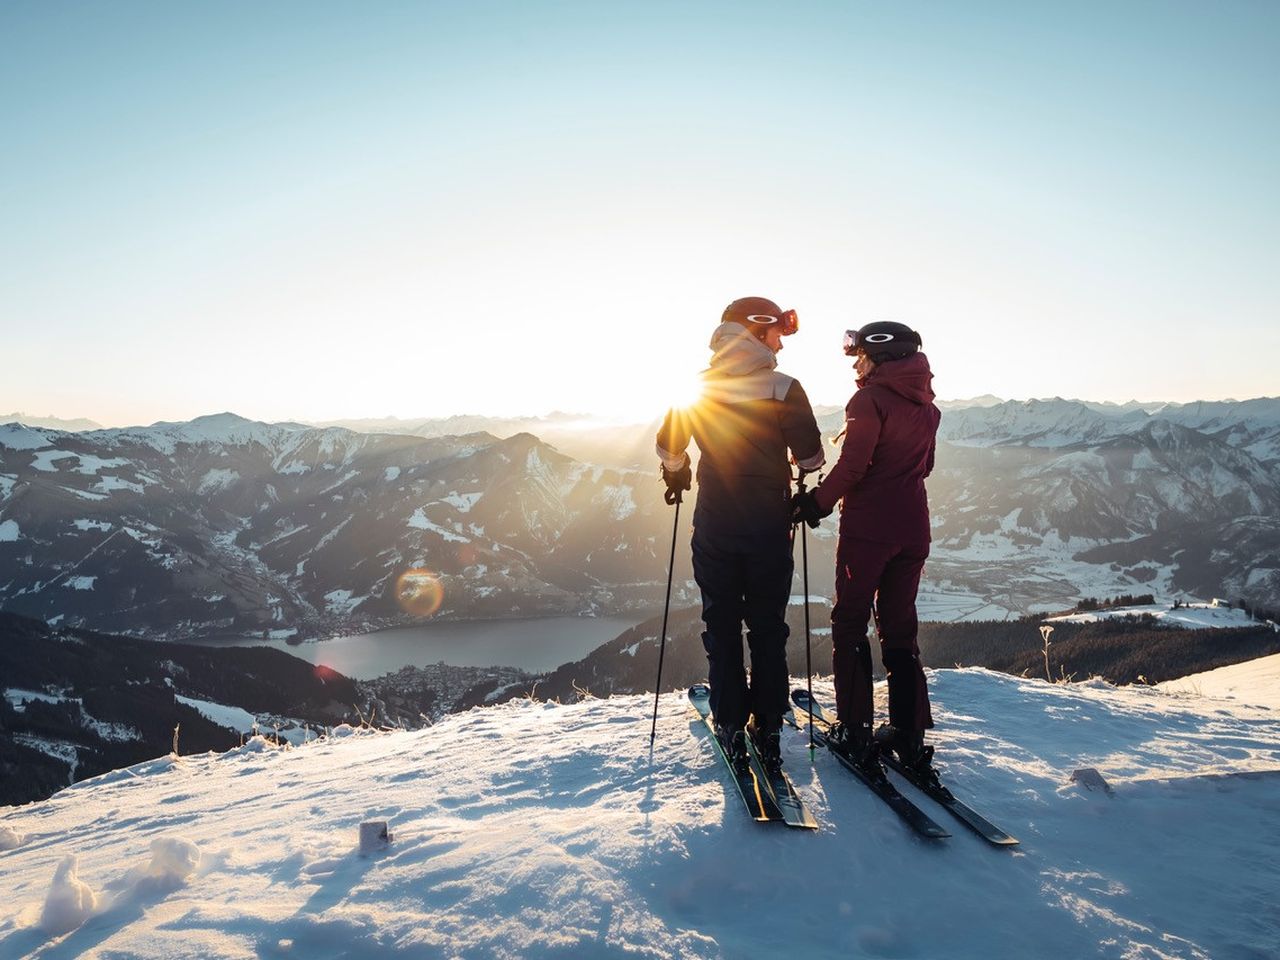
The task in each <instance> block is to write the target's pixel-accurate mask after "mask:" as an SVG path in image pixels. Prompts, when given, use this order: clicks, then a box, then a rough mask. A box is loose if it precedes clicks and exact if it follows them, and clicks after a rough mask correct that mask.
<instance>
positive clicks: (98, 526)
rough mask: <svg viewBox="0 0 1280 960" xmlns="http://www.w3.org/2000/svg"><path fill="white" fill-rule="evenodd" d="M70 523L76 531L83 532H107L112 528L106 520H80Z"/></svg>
mask: <svg viewBox="0 0 1280 960" xmlns="http://www.w3.org/2000/svg"><path fill="white" fill-rule="evenodd" d="M71 523H72V525H73V526H74V527H75V528H76V529H77V530H85V531H88V530H102V531H107V530H110V529H111V528H112V524H110V523H108V522H107V521H106V520H85V519H80V520H73V521H71Z"/></svg>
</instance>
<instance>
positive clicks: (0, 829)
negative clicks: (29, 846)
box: [0, 824, 26, 853]
mask: <svg viewBox="0 0 1280 960" xmlns="http://www.w3.org/2000/svg"><path fill="white" fill-rule="evenodd" d="M25 839H26V838H25V837H23V835H22V834H20V833H19V832H18V831H17V830H15V829H13V827H6V826H5V825H4V824H0V853H3V852H4V851H5V850H17V849H18V848H19V847H20V846H22V842H23V840H25Z"/></svg>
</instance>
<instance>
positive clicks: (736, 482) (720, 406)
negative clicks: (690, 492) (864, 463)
mask: <svg viewBox="0 0 1280 960" xmlns="http://www.w3.org/2000/svg"><path fill="white" fill-rule="evenodd" d="M711 349H712V357H711V366H710V368H709V369H707V370H704V371H703V372H702V374H701V383H702V396H701V398H700V399H699V400H698V402H697V403H695V404H694V405H693V406H691V407H685V408H680V409H672V410H670V411H668V412H667V416H666V418H665V419H664V420H663V422H662V428H661V429H660V430H659V431H658V437H657V441H658V442H657V451H658V456H659V457H661V458H662V462H663V465H664V466H666V467H667V469H669V470H676V469H679V468H680V467H682V466H684V465H685V464H687V463H688V462H689V455H688V454H687V453H686V452H685V451H686V449H687V448H688V446H689V440H690V439H692V440H693V441H694V442H695V443H696V444H697V445H698V450H699V452H700V454H701V456H700V459H699V461H698V504H697V507H696V508H695V510H694V515H693V523H694V526H695V527H698V528H701V529H703V530H704V531H710V530H715V531H724V532H728V533H731V532H740V533H753V532H757V531H762V530H769V529H786V527H787V526H788V524H789V522H790V520H789V517H790V500H791V467H790V462H789V459H788V456H787V450H788V449H790V451H791V453H792V454H793V455H794V457H795V461H796V463H797V464H799V466H801V467H803V468H804V469H805V470H817V469H818V468H819V467H821V466H822V465H823V463H825V462H826V456H825V454H824V453H823V450H822V435H821V432H820V431H819V430H818V424H817V421H816V420H815V419H814V416H813V408H812V407H810V405H809V398H808V397H807V396H806V395H805V392H804V388H803V387H802V386H800V381H798V380H795V379H793V378H792V377H788V376H786V375H785V374H782V373H778V372H777V371H776V370H775V369H774V368H775V367H776V366H777V363H778V361H777V357H775V356H774V353H773V351H772V350H770V349H769V348H768V347H767V346H765V345H764V344H763V343H761V342H760V341H759V340H757V339H756V338H755V337H754V336H752V335H751V333H749V332H748V331H747V329H746V328H745V327H743V326H742V325H741V324H739V323H723V324H721V325H720V326H719V327H717V328H716V331H715V333H713V334H712V336H711Z"/></svg>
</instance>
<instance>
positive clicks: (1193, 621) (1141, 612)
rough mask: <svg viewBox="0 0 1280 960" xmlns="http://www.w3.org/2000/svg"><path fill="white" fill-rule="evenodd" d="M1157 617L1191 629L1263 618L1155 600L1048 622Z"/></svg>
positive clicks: (1237, 624)
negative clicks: (1149, 602)
mask: <svg viewBox="0 0 1280 960" xmlns="http://www.w3.org/2000/svg"><path fill="white" fill-rule="evenodd" d="M1140 616H1149V617H1154V618H1155V620H1156V621H1157V622H1158V623H1159V624H1160V625H1161V626H1163V627H1182V628H1185V629H1187V630H1203V629H1205V628H1206V627H1217V628H1221V629H1227V628H1230V627H1256V626H1258V624H1259V621H1257V620H1255V619H1253V617H1251V616H1249V614H1248V613H1246V612H1245V611H1243V610H1239V609H1236V608H1234V607H1215V606H1214V605H1213V604H1210V603H1188V604H1186V605H1184V606H1180V607H1178V609H1177V610H1174V609H1172V603H1153V604H1144V605H1142V606H1132V607H1110V608H1108V609H1106V610H1090V611H1088V612H1087V613H1071V614H1067V615H1065V616H1061V617H1048V618H1047V619H1046V620H1045V623H1097V622H1098V621H1100V620H1116V619H1120V618H1122V617H1140Z"/></svg>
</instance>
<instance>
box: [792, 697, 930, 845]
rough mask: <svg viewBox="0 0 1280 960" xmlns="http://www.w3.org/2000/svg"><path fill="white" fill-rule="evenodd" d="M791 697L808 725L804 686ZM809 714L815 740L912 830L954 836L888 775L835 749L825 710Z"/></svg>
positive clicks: (801, 717)
mask: <svg viewBox="0 0 1280 960" xmlns="http://www.w3.org/2000/svg"><path fill="white" fill-rule="evenodd" d="M791 700H792V702H793V703H795V705H796V706H797V707H799V708H800V713H799V715H798V716H797V719H798V720H800V721H801V723H800V725H799V726H800V729H805V727H804V724H805V723H807V722H808V716H807V715H806V714H809V710H808V706H809V696H808V694H807V693H806V692H805V691H804V690H795V691H792V694H791ZM821 709H822V708H821V707H820V706H819V707H817V711H820V710H821ZM810 715H811V716H812V717H813V737H814V740H815V741H817V742H818V743H820V744H822V745H824V746H826V747H827V749H828V750H831V755H832V756H833V757H835V758H836V759H837V760H839V761H840V763H841V765H843V766H844V768H845V769H846V770H848V771H849V772H850V773H852V774H853V775H854V776H855V777H857V778H858V779H859V780H860V781H862V782H863V783H864V784H866V786H867V787H868V788H869V789H870V790H871V792H872V793H874V794H875V795H876V796H877V797H879V798H880V799H881V800H883V801H884V802H885V803H886V804H888V805H889V807H890V809H892V810H893V812H894V813H896V814H897V815H898V816H899V817H901V818H902V820H903V821H904V822H906V824H907V825H908V826H909V827H911V829H912V830H914V831H915V832H916V833H918V834H919V835H920V836H922V837H924V838H926V839H928V840H942V839H945V838H946V837H949V836H951V834H949V833H947V831H946V829H945V828H943V827H942V825H941V824H939V823H937V822H936V821H935V820H934V819H933V818H932V817H930V816H929V815H928V814H927V813H925V812H924V811H923V810H921V809H920V808H919V807H917V806H916V805H915V804H914V803H912V802H911V801H910V800H908V799H907V798H906V797H904V796H903V795H902V794H901V793H900V792H899V791H898V788H897V787H895V786H894V785H893V784H892V783H890V782H889V781H888V779H881V778H873V777H868V776H867V775H866V774H865V773H863V772H862V771H861V770H860V769H858V765H857V764H855V763H854V762H853V761H852V760H850V759H849V758H848V757H846V756H845V755H844V754H842V753H840V752H839V751H838V750H834V749H832V748H831V745H830V744H829V743H828V742H827V731H828V730H830V729H831V721H830V720H829V719H828V717H827V715H826V714H824V713H821V712H816V711H815V712H813V713H812V714H810Z"/></svg>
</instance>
